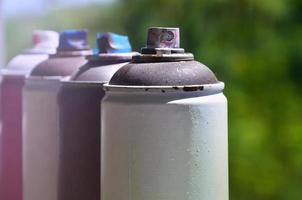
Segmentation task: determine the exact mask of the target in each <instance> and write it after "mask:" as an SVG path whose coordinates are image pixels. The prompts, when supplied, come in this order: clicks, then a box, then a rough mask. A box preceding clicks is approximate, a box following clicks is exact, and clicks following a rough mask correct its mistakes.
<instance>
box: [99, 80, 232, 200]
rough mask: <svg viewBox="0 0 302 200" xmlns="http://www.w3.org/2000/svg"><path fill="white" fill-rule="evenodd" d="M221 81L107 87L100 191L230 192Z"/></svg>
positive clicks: (181, 197) (222, 199)
mask: <svg viewBox="0 0 302 200" xmlns="http://www.w3.org/2000/svg"><path fill="white" fill-rule="evenodd" d="M223 87H224V84H223V83H221V82H220V83H218V84H212V85H207V86H206V85H205V86H204V87H203V90H202V91H185V89H184V88H182V89H181V88H176V87H166V88H164V87H161V86H158V87H153V88H141V87H135V86H133V87H131V86H129V87H124V88H123V87H120V88H118V87H117V88H114V87H108V88H107V90H109V91H107V92H106V95H105V97H104V100H103V102H102V125H101V127H102V144H101V146H102V147H101V149H102V150H101V152H102V171H101V191H102V198H101V199H102V200H116V199H123V200H141V199H144V200H154V199H164V200H201V199H202V200H227V199H228V137H227V100H226V98H225V96H224V95H223V93H222V89H223Z"/></svg>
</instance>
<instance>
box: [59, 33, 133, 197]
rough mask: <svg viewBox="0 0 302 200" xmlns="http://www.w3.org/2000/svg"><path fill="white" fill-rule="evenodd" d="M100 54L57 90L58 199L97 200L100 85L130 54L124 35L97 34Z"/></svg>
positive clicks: (125, 61) (98, 192)
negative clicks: (58, 127) (58, 132)
mask: <svg viewBox="0 0 302 200" xmlns="http://www.w3.org/2000/svg"><path fill="white" fill-rule="evenodd" d="M97 45H98V49H99V53H98V54H96V55H91V56H87V57H86V58H87V60H88V63H87V64H85V65H84V66H82V67H80V68H79V69H78V70H77V72H75V73H74V74H73V75H72V76H71V77H70V78H67V79H66V80H64V81H62V88H61V89H60V92H59V113H60V115H59V116H60V117H59V119H60V159H61V160H60V169H59V170H60V173H59V174H60V178H59V182H60V185H59V200H83V199H89V200H100V162H101V161H100V157H101V156H100V101H101V99H102V98H103V96H104V93H105V92H104V91H103V89H102V85H103V84H104V83H107V82H108V81H109V80H110V78H111V76H112V75H113V74H114V73H115V72H116V71H117V70H118V69H119V68H120V67H122V66H124V65H125V64H127V63H129V61H130V60H131V58H132V55H134V54H135V53H132V52H131V45H130V43H129V41H128V37H127V36H122V35H117V34H113V33H104V34H99V35H98V37H97Z"/></svg>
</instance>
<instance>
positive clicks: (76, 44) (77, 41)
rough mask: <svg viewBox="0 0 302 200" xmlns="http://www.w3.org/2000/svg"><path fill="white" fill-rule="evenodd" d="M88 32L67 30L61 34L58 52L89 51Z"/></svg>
mask: <svg viewBox="0 0 302 200" xmlns="http://www.w3.org/2000/svg"><path fill="white" fill-rule="evenodd" d="M87 38H88V31H87V30H85V29H83V30H66V31H63V32H61V33H60V40H59V47H58V51H81V50H87V49H89V45H88V41H87Z"/></svg>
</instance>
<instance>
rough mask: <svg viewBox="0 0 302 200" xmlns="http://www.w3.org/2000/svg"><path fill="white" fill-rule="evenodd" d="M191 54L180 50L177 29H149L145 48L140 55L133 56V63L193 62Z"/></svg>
mask: <svg viewBox="0 0 302 200" xmlns="http://www.w3.org/2000/svg"><path fill="white" fill-rule="evenodd" d="M193 59H194V56H193V54H191V53H185V50H184V49H182V48H180V34H179V28H169V27H151V28H149V29H148V37H147V46H146V47H143V48H142V49H141V55H137V56H133V57H132V61H133V62H167V61H188V60H193Z"/></svg>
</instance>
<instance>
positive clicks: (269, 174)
mask: <svg viewBox="0 0 302 200" xmlns="http://www.w3.org/2000/svg"><path fill="white" fill-rule="evenodd" d="M301 10H302V1H301V0H165V1H162V0H152V1H150V0H139V1H138V0H123V1H122V2H120V3H119V4H118V5H115V6H106V7H95V6H93V7H88V8H84V9H75V10H69V11H57V12H55V13H52V14H50V15H46V16H44V17H42V19H38V20H36V18H32V19H30V20H27V21H28V23H27V26H26V27H25V26H22V27H19V28H17V29H18V30H21V28H22V30H23V29H26V30H28V31H29V30H30V29H33V28H36V27H39V28H46V27H47V28H50V29H55V30H62V29H63V28H69V27H71V28H80V27H83V26H84V27H85V28H89V29H91V30H92V33H91V36H92V38H94V34H95V32H97V31H109V30H110V31H113V32H119V33H124V34H128V35H129V36H130V40H131V42H132V44H133V46H134V49H136V50H138V49H139V48H140V47H142V46H144V45H145V39H146V30H147V28H148V27H149V26H178V27H180V28H181V34H182V46H183V47H184V48H185V49H186V50H187V51H188V52H193V53H194V55H195V58H196V60H199V61H200V62H202V63H204V64H206V65H208V66H209V67H210V68H211V69H212V70H213V71H214V72H215V73H216V74H217V76H218V78H219V79H220V80H222V81H224V82H225V83H226V89H225V94H226V96H227V97H228V100H229V158H230V199H231V200H297V199H300V198H301V197H302V190H301V187H302V106H301V100H302V93H301V91H302V90H301V85H302V78H301V77H302V56H301V52H302V38H301V35H302V24H301V20H302V12H301ZM18 23H19V24H20V21H18ZM16 27H18V26H17V21H11V22H10V23H9V28H8V32H9V33H13V32H14V30H16ZM8 37H9V39H10V41H14V40H15V41H16V42H11V43H10V44H16V43H19V42H20V44H22V42H21V38H18V37H15V35H13V34H12V35H10V34H8ZM12 37H13V38H12ZM20 37H21V36H20ZM28 37H29V35H28ZM24 41H26V40H25V39H24ZM23 47H25V45H24V46H23ZM11 49H16V48H11ZM14 53H16V52H14ZM10 55H13V54H12V53H10Z"/></svg>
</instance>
